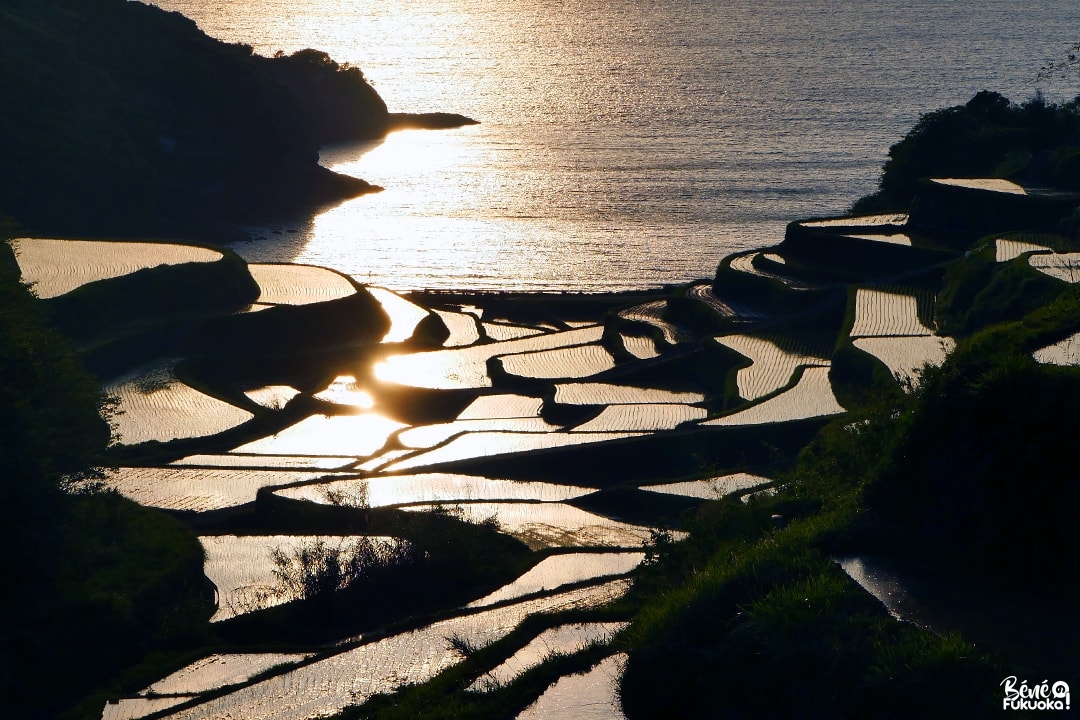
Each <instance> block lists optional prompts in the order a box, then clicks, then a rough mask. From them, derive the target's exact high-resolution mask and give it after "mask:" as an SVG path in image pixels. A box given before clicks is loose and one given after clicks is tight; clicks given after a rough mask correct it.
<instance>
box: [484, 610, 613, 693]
mask: <svg viewBox="0 0 1080 720" xmlns="http://www.w3.org/2000/svg"><path fill="white" fill-rule="evenodd" d="M628 625H629V623H626V622H606V623H570V624H568V625H559V626H557V627H553V628H548V629H547V630H545V631H544V632H542V633H540V634H539V635H537V636H536V637H535V638H533V639H532V640H531V641H529V644H528V645H526V646H525V647H523V648H521V649H520V650H518V651H517V652H515V653H514V654H513V655H511V656H510V657H509V658H507V659H506V660H505V661H503V663H502V664H500V665H499V666H498V667H496V668H495V669H494V670H491V671H490V672H488V673H486V674H485V675H483V676H482V677H480V678H479V679H478V680H477V681H476V682H474V683H473V684H472V685H470V686H469V687H468V688H467V689H468V690H469V691H470V692H482V691H484V690H486V689H488V688H493V687H498V686H499V685H505V684H507V683H509V682H511V681H512V680H514V678H516V677H518V676H520V675H521V674H522V673H524V672H525V671H527V670H529V669H530V668H533V667H536V666H537V665H539V664H540V663H542V662H543V661H544V660H546V659H547V658H548V657H550V656H552V655H556V654H558V655H569V654H572V653H576V652H580V651H581V650H584V649H585V648H586V647H587V646H589V645H591V644H593V643H598V642H599V643H606V642H608V641H609V640H610V639H611V637H612V636H613V635H615V633H617V632H619V631H621V630H623V629H624V628H626V627H627V626H628Z"/></svg>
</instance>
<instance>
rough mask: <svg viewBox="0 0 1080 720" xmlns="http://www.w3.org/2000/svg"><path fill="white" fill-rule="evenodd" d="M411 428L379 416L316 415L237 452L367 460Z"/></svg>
mask: <svg viewBox="0 0 1080 720" xmlns="http://www.w3.org/2000/svg"><path fill="white" fill-rule="evenodd" d="M404 427H408V426H407V425H405V424H404V423H400V422H397V421H396V420H391V419H389V418H386V417H383V416H382V415H379V414H377V413H364V414H362V415H335V416H326V415H312V416H311V417H309V418H305V419H304V420H301V421H300V422H298V423H296V424H295V425H290V426H289V427H287V428H285V429H284V430H282V431H281V432H279V433H276V434H274V435H270V436H269V437H264V438H260V439H258V440H255V441H253V442H250V443H247V444H246V445H241V446H240V447H238V448H235V449H234V452H238V453H254V454H266V455H346V456H348V455H355V456H358V457H367V456H369V455H373V454H374V453H376V452H377V451H378V450H379V449H380V448H382V447H383V446H384V445H385V444H386V442H387V440H388V439H389V438H390V435H392V434H393V433H394V432H396V431H397V430H400V429H401V428H404Z"/></svg>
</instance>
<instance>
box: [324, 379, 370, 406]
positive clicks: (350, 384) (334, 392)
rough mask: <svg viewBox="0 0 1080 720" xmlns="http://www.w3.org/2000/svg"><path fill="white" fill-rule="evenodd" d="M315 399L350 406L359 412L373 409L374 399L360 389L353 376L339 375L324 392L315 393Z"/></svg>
mask: <svg viewBox="0 0 1080 720" xmlns="http://www.w3.org/2000/svg"><path fill="white" fill-rule="evenodd" d="M315 397H316V398H318V399H319V400H325V401H326V402H331V403H334V404H336V405H352V406H353V407H358V408H360V409H361V410H370V409H371V408H373V407H375V398H373V397H372V396H371V393H369V392H368V391H367V390H362V389H360V387H359V386H358V385H357V383H356V377H355V376H353V375H339V376H338V377H336V378H334V380H333V382H331V383H330V385H329V386H327V388H326V389H325V390H322V391H321V392H318V393H316V394H315Z"/></svg>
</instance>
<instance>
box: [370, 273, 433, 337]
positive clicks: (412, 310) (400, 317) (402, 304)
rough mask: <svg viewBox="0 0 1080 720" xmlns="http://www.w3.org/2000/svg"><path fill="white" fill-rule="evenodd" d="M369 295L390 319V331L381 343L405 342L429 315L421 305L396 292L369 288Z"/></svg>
mask: <svg viewBox="0 0 1080 720" xmlns="http://www.w3.org/2000/svg"><path fill="white" fill-rule="evenodd" d="M367 291H368V293H369V294H370V295H371V296H372V297H373V298H375V299H376V300H378V302H379V304H380V305H382V309H383V312H385V313H386V315H387V317H389V318H390V329H389V330H387V331H386V335H384V336H383V338H382V340H381V342H384V343H397V342H405V341H406V340H408V339H409V338H411V337H412V336H413V333H414V332H416V326H417V325H419V324H420V321H421V320H423V319H424V318H426V317H427V316H428V315H430V314H431V313H429V312H428V311H427V310H425V309H424V308H422V307H420V306H419V305H417V304H415V303H413V302H410V301H409V300H406V299H405V298H403V297H401V296H400V295H398V294H397V293H395V292H392V291H390V290H387V289H385V288H381V287H368V289H367Z"/></svg>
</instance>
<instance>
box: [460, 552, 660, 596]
mask: <svg viewBox="0 0 1080 720" xmlns="http://www.w3.org/2000/svg"><path fill="white" fill-rule="evenodd" d="M644 559H645V553H640V552H627V553H566V554H562V555H552V556H551V557H547V558H544V559H543V560H541V561H540V562H539V563H537V564H536V566H535V567H533V568H532V569H530V570H529V571H527V572H526V573H525V574H523V575H522V576H521V577H519V578H518V579H516V580H514V581H513V582H511V583H508V584H506V585H503V586H502V587H501V588H499V589H498V590H496V591H495V592H493V593H491V594H489V595H485V596H484V597H482V598H480V599H479V600H474V601H473V602H471V603H469V604H468V606H467V607H471V608H480V607H486V606H488V605H494V604H495V603H500V602H503V601H506V600H513V599H515V598H519V597H524V596H526V595H532V594H533V593H538V592H542V591H545V590H554V589H556V588H560V587H562V586H563V585H570V584H571V583H579V582H584V581H585V580H594V579H596V578H601V577H610V576H612V575H625V574H626V573H628V572H630V571H631V570H633V569H634V568H636V567H637V566H638V565H640V564H641V561H642V560H644Z"/></svg>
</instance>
